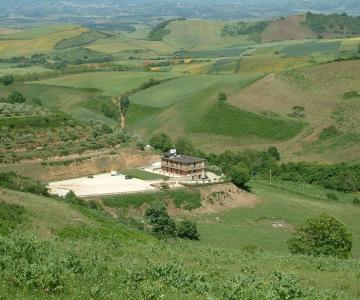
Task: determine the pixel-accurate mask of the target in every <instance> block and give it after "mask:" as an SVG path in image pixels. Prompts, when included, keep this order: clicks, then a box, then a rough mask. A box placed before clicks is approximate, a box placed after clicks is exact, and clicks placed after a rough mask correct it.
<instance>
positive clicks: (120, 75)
mask: <svg viewBox="0 0 360 300" xmlns="http://www.w3.org/2000/svg"><path fill="white" fill-rule="evenodd" d="M171 77H172V75H171V74H168V73H155V72H154V73H152V72H92V73H81V74H76V75H68V76H63V77H58V78H52V79H47V80H42V81H39V82H34V83H35V84H42V85H55V86H64V87H72V88H79V89H97V90H100V91H103V92H104V93H105V94H107V95H109V96H118V95H121V94H123V93H125V92H128V91H131V90H132V89H134V88H137V87H139V86H140V85H141V84H143V83H145V82H146V81H148V80H149V79H151V78H153V79H165V78H171Z"/></svg>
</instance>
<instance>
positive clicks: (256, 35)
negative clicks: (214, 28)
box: [221, 21, 269, 42]
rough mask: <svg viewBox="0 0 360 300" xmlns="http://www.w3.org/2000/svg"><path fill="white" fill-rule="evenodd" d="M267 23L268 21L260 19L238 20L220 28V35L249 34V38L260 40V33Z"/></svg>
mask: <svg viewBox="0 0 360 300" xmlns="http://www.w3.org/2000/svg"><path fill="white" fill-rule="evenodd" d="M268 25H269V22H268V21H260V22H252V23H249V22H243V21H241V22H238V23H235V24H227V25H225V26H224V28H223V29H222V32H221V33H222V35H230V36H237V35H249V36H250V37H249V38H250V39H252V40H254V41H256V42H261V37H260V33H262V32H263V31H264V30H265V29H266V27H267V26H268Z"/></svg>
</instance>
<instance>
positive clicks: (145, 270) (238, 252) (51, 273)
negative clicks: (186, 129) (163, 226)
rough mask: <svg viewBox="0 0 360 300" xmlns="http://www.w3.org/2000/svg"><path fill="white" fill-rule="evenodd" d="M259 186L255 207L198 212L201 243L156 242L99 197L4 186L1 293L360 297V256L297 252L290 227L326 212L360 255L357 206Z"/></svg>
mask: <svg viewBox="0 0 360 300" xmlns="http://www.w3.org/2000/svg"><path fill="white" fill-rule="evenodd" d="M286 186H287V185H284V188H286ZM253 188H254V191H255V193H256V197H260V198H261V202H260V203H258V204H256V205H255V207H246V206H245V207H241V203H240V207H238V208H235V209H232V210H226V209H225V211H222V212H221V211H219V213H217V212H214V213H212V214H201V213H200V214H195V217H192V218H195V219H196V220H197V221H198V222H199V229H200V237H201V240H200V242H190V241H182V240H158V239H156V238H154V237H152V236H151V235H150V234H149V233H147V232H146V231H142V230H139V229H135V227H134V225H129V224H131V223H128V222H129V221H126V220H127V219H123V218H113V217H111V216H110V215H108V214H107V213H106V212H105V211H103V210H102V209H101V205H100V204H97V205H95V203H94V202H92V203H93V204H91V205H90V204H86V202H79V204H71V203H65V202H64V201H63V200H60V199H56V198H49V197H44V196H37V195H32V194H27V193H21V192H16V191H10V190H6V189H1V190H0V216H2V215H7V214H9V212H10V211H11V212H12V214H13V217H14V218H16V220H17V222H16V223H13V219H7V218H2V219H1V223H0V229H2V230H1V235H0V239H1V244H0V249H1V253H2V255H1V258H0V261H1V266H2V272H1V274H0V278H1V279H2V282H3V284H2V285H1V287H0V290H1V294H2V296H3V297H7V298H14V297H16V298H18V299H23V298H24V299H28V298H32V297H36V298H38V299H46V298H49V297H52V298H57V299H66V298H68V297H70V296H71V297H72V298H74V299H83V298H88V297H89V298H91V297H101V298H102V299H111V298H114V297H117V298H119V297H120V298H122V297H124V298H127V299H144V298H145V299H147V298H149V295H150V296H151V297H152V298H155V299H156V298H161V297H165V298H168V297H170V298H172V299H190V298H194V297H195V298H197V299H206V298H208V297H209V296H212V297H219V298H222V297H224V298H229V297H235V298H242V297H244V296H246V297H247V298H248V299H259V297H260V298H262V299H274V297H284V295H288V296H286V297H293V296H291V295H293V293H294V291H296V295H297V299H327V298H328V297H330V295H331V297H332V299H356V298H357V297H358V296H359V293H360V291H359V286H358V284H357V275H358V268H359V263H358V261H357V260H354V259H349V260H340V259H335V258H321V257H320V258H312V257H305V256H296V255H293V256H292V255H290V254H288V253H287V250H286V243H285V242H286V240H287V239H288V238H289V237H290V236H291V231H292V230H291V227H292V226H295V225H296V224H299V223H301V222H303V220H304V218H306V217H308V216H310V215H316V214H317V213H320V212H321V211H327V212H330V213H332V214H334V215H335V216H337V217H339V218H340V219H341V220H342V221H343V222H345V223H346V224H347V225H349V226H350V228H351V230H352V232H353V234H354V240H355V241H356V242H355V244H354V250H353V255H354V256H355V257H357V256H358V255H359V245H358V244H357V241H358V237H359V228H358V225H357V223H356V220H357V219H358V217H359V213H360V211H359V209H357V208H356V209H354V208H352V207H351V204H350V203H349V202H348V200H347V197H345V196H344V198H342V196H341V201H340V202H339V203H337V202H329V200H321V199H318V198H313V193H314V192H316V193H317V192H318V190H317V188H315V189H314V188H311V187H310V186H309V187H308V186H307V187H306V189H305V191H304V192H303V193H302V194H299V193H298V192H297V191H296V186H293V187H292V188H291V189H287V190H286V191H284V190H282V189H279V186H278V185H277V184H275V185H274V186H268V185H266V184H264V183H253ZM292 189H293V190H292ZM242 197H247V196H246V195H243V196H242ZM213 201H214V200H213ZM215 201H217V200H215ZM225 205H226V204H225ZM309 206H310V207H311V208H312V209H311V210H309ZM105 209H106V210H107V209H108V208H105ZM349 211H351V213H350V214H349ZM185 215H186V214H185ZM141 218H142V217H141ZM181 218H184V217H181ZM124 222H125V223H124ZM126 224H128V225H126ZM132 224H137V223H132ZM139 224H140V223H139ZM274 224H285V225H286V226H285V225H284V226H283V227H282V228H281V229H279V228H276V227H275V225H274ZM261 249H263V250H261ZM275 265H276V267H274V266H275ZM240 287H241V288H240ZM340 290H341V292H340ZM280 295H281V296H280Z"/></svg>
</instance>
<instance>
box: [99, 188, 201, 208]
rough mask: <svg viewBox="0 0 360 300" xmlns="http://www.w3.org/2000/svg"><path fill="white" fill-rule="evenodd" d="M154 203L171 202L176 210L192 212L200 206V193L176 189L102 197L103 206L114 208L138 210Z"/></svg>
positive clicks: (193, 190) (194, 190)
mask: <svg viewBox="0 0 360 300" xmlns="http://www.w3.org/2000/svg"><path fill="white" fill-rule="evenodd" d="M154 201H172V202H173V203H174V204H175V206H176V207H177V208H183V209H186V210H192V209H195V208H198V207H200V206H201V198H200V192H199V191H198V190H197V189H196V188H194V189H178V190H169V191H160V192H151V193H134V194H127V195H120V196H115V197H103V198H102V202H103V203H104V205H106V206H109V207H115V208H128V207H134V208H139V207H140V206H142V205H143V204H145V203H146V204H150V203H152V202H154Z"/></svg>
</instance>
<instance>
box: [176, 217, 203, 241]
mask: <svg viewBox="0 0 360 300" xmlns="http://www.w3.org/2000/svg"><path fill="white" fill-rule="evenodd" d="M177 236H178V237H180V238H182V239H189V240H196V241H198V240H199V239H200V235H199V232H198V230H197V228H196V224H195V223H194V222H191V221H182V222H180V224H179V225H178V226H177Z"/></svg>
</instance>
